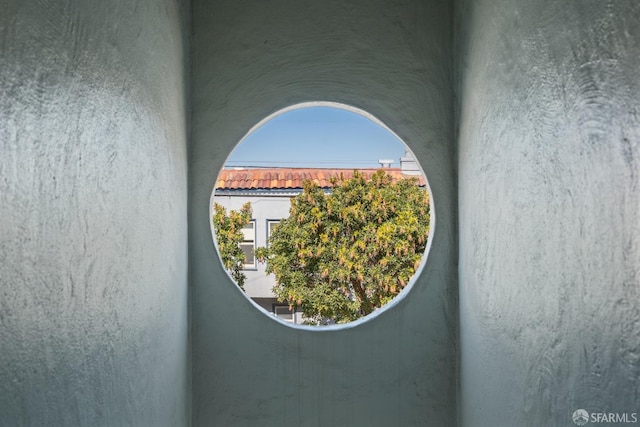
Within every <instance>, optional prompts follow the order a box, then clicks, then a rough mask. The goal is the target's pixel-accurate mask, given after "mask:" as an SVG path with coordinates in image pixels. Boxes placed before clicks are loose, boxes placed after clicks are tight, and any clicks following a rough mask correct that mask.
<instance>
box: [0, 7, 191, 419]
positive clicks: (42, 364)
mask: <svg viewBox="0 0 640 427" xmlns="http://www.w3.org/2000/svg"><path fill="white" fill-rule="evenodd" d="M1 4H2V7H1V9H2V12H1V13H0V218H1V220H0V241H1V244H0V425H2V426H44V425H47V426H100V425H104V426H116V425H135V426H163V425H185V424H186V423H187V422H188V414H187V411H188V397H187V396H188V357H187V348H188V345H187V336H188V335H187V225H186V222H187V214H186V210H187V209H186V205H187V159H186V129H187V125H186V120H185V117H186V114H185V111H186V109H185V103H186V102H185V97H184V93H185V83H184V82H185V72H184V64H185V61H184V56H185V51H186V50H185V48H184V46H183V43H184V40H185V37H183V28H184V25H183V16H184V15H183V13H182V12H181V11H180V7H179V5H178V4H177V2H176V1H170V0H161V1H150V0H143V1H139V2H135V3H133V2H129V1H124V0H113V1H108V2H106V1H99V0H95V1H94V0H86V1H55V2H51V1H22V0H5V1H2V2H1Z"/></svg>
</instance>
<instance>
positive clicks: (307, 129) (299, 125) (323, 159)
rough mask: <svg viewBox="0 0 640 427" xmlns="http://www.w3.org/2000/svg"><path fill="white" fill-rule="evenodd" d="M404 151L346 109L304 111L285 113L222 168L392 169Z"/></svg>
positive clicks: (389, 135)
mask: <svg viewBox="0 0 640 427" xmlns="http://www.w3.org/2000/svg"><path fill="white" fill-rule="evenodd" d="M404 150H405V146H404V144H403V143H402V142H401V141H400V140H399V139H398V138H396V137H395V136H394V135H393V134H392V133H391V132H389V131H387V130H386V129H385V128H383V127H382V126H380V125H378V124H376V123H375V122H373V121H371V120H369V119H368V118H366V117H364V116H361V115H360V114H358V113H354V112H351V111H347V110H342V109H339V108H334V107H305V108H300V109H296V110H292V111H288V112H285V113H283V114H281V115H279V116H277V117H275V118H273V119H271V120H269V121H268V122H266V123H265V124H264V125H262V126H261V127H259V128H258V129H256V130H255V131H254V132H252V133H251V134H250V135H248V136H247V137H246V138H245V139H244V140H243V141H242V142H241V143H240V144H238V146H237V147H236V148H235V149H234V150H233V152H232V153H231V155H230V156H229V158H228V159H227V162H226V163H225V167H228V168H229V167H240V166H263V167H275V166H290V167H326V168H332V167H341V168H351V167H361V168H364V167H379V163H378V160H379V159H390V160H393V162H394V163H393V165H392V166H394V167H397V166H399V159H400V157H402V156H403V155H404Z"/></svg>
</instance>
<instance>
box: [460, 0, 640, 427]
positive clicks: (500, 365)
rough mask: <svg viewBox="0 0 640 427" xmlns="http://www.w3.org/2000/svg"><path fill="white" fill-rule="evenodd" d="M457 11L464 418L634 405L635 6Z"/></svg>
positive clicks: (638, 122)
mask: <svg viewBox="0 0 640 427" xmlns="http://www.w3.org/2000/svg"><path fill="white" fill-rule="evenodd" d="M459 6H460V7H459V10H458V11H457V19H458V23H459V27H458V29H459V30H460V31H459V32H458V35H459V36H460V42H461V43H460V45H459V49H458V52H459V54H460V56H459V60H460V62H459V68H458V70H459V71H460V73H459V74H460V77H461V79H460V87H459V88H460V91H459V94H458V97H459V99H461V100H462V103H461V108H460V137H459V154H458V156H459V200H460V204H459V209H460V294H461V302H460V319H461V320H460V327H461V354H462V362H461V372H460V378H461V383H462V385H461V398H460V407H461V416H462V425H463V426H465V427H467V426H469V427H471V426H492V427H493V426H565V425H573V423H572V421H571V414H572V413H573V411H574V410H576V409H578V408H584V409H586V410H587V411H589V412H618V413H625V412H640V406H639V402H640V400H639V399H638V398H639V396H640V382H638V378H640V362H639V361H640V334H639V333H638V332H639V331H640V284H639V282H638V280H639V278H640V247H639V246H638V242H640V79H639V77H638V70H640V25H638V23H639V22H640V3H638V2H635V1H617V0H611V1H609V0H570V1H562V2H553V1H531V0H522V1H519V0H518V1H506V0H503V1H500V0H476V1H463V2H461V3H460V4H459ZM607 425H608V424H607Z"/></svg>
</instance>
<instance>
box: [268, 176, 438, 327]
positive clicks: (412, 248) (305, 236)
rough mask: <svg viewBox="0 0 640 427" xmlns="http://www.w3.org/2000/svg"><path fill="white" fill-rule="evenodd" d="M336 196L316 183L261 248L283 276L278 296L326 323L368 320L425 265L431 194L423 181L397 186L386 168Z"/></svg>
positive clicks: (338, 188) (346, 183) (339, 182)
mask: <svg viewBox="0 0 640 427" xmlns="http://www.w3.org/2000/svg"><path fill="white" fill-rule="evenodd" d="M333 185H334V187H333V191H332V193H331V194H325V192H324V191H323V190H322V189H321V188H319V187H318V186H317V185H316V184H313V183H312V182H310V181H307V182H305V183H304V190H303V192H302V193H301V194H299V195H298V196H297V197H295V198H293V199H292V200H291V209H290V211H289V217H288V218H286V219H284V220H282V221H281V222H280V224H278V225H277V226H276V228H275V229H274V231H273V233H272V235H271V237H270V239H269V247H268V248H259V249H258V250H257V251H256V254H257V256H258V259H260V260H261V261H263V262H264V261H266V263H267V267H266V271H267V273H272V274H274V275H275V276H276V282H277V284H276V286H275V287H274V288H273V291H274V293H275V295H276V297H277V298H278V300H279V301H281V302H284V301H286V302H287V303H288V304H289V305H290V308H292V309H293V308H297V307H300V308H302V310H303V312H304V315H305V317H307V318H308V319H310V320H311V322H312V323H315V324H320V323H322V322H323V321H325V320H326V319H331V320H333V321H335V322H337V323H346V322H350V321H353V320H355V319H357V318H359V317H361V316H365V315H367V314H369V313H371V312H372V311H374V310H375V309H377V308H379V307H381V306H382V305H384V304H386V303H387V302H389V301H390V300H391V299H393V298H394V297H395V296H396V295H397V294H398V293H399V292H400V291H401V290H402V289H403V288H404V287H405V286H406V285H407V283H408V282H409V279H410V278H411V276H413V274H414V273H415V271H416V269H417V268H418V266H419V264H420V260H421V258H422V255H423V253H424V250H425V248H426V244H427V236H428V234H429V218H430V215H429V214H430V212H429V198H428V193H427V192H426V191H424V190H422V189H420V188H419V187H418V186H417V184H416V179H415V178H412V179H403V180H399V181H397V182H395V183H394V182H393V180H392V177H391V176H390V175H387V174H386V173H385V172H384V171H383V170H380V171H377V172H376V173H375V174H374V175H373V176H372V178H371V180H368V181H367V180H366V179H365V177H364V175H362V174H361V173H359V172H358V171H355V172H354V175H353V178H351V179H344V178H342V177H341V178H339V179H335V180H334V181H333Z"/></svg>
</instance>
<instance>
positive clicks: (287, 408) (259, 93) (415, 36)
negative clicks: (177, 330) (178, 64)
mask: <svg viewBox="0 0 640 427" xmlns="http://www.w3.org/2000/svg"><path fill="white" fill-rule="evenodd" d="M450 12H451V7H450V5H449V2H446V1H435V0H434V1H425V2H416V1H399V2H389V1H387V0H375V1H371V0H367V1H365V0H358V1H349V2H345V1H337V0H328V1H322V2H318V1H307V0H304V1H300V0H288V1H277V2H274V1H264V2H251V4H250V6H249V5H248V4H247V3H244V2H237V1H231V0H218V1H205V0H196V1H194V3H193V39H192V70H193V72H192V76H193V79H192V85H193V127H192V133H193V134H192V136H193V140H192V145H191V149H192V151H191V153H190V155H191V162H190V166H191V167H190V203H189V209H190V212H189V216H190V223H189V224H190V248H189V250H190V268H191V279H192V286H193V294H192V295H193V299H192V305H191V308H192V339H193V347H192V348H193V396H194V401H193V407H194V411H193V415H194V425H221V426H256V425H259V426H278V427H282V426H296V427H298V426H347V425H362V426H365V425H366V426H395V425H407V426H409V425H410V426H421V425H431V426H452V425H455V423H456V397H455V393H456V376H455V367H456V351H455V347H456V339H455V336H456V330H457V308H456V301H457V299H456V297H455V291H456V266H455V260H456V256H457V247H456V241H457V238H456V232H455V228H456V209H455V206H456V194H455V182H454V177H455V171H454V167H455V162H454V158H453V157H454V156H453V155H454V153H455V148H454V145H453V143H452V129H453V121H452V116H453V115H452V105H453V104H452V87H451V67H450V62H451V61H450V55H451V49H450V30H451V28H450V21H451V13H450ZM304 101H333V102H341V103H345V104H349V105H353V106H355V107H357V108H361V109H363V110H365V111H368V112H369V113H371V114H373V115H374V116H376V117H377V118H378V119H380V120H382V121H383V122H384V123H385V124H387V125H388V126H389V127H390V128H391V129H392V130H393V131H395V132H396V133H397V134H398V135H399V136H400V137H401V138H402V139H403V140H404V141H405V142H406V143H407V144H408V145H409V147H410V148H411V150H412V151H413V152H414V153H415V154H416V157H417V159H418V160H419V161H420V163H421V164H422V166H423V168H424V170H425V171H426V175H427V179H428V180H429V183H430V185H431V190H432V194H433V203H434V206H435V228H434V236H433V241H432V242H433V246H432V250H431V252H430V254H429V258H428V261H427V263H426V266H425V268H424V270H423V272H422V274H421V275H420V277H419V279H418V280H417V282H416V283H415V285H414V286H413V288H412V289H411V290H410V292H409V294H408V296H407V297H406V298H404V299H402V300H400V301H397V302H396V303H395V304H394V305H393V307H391V308H390V309H389V310H387V311H385V312H384V313H382V314H381V315H380V316H378V317H376V318H374V319H372V320H371V321H369V322H364V323H359V324H357V325H356V326H355V327H351V328H347V329H343V330H339V331H335V330H333V331H318V330H313V331H309V330H303V329H292V328H290V327H287V326H285V325H283V324H280V323H277V322H276V321H274V320H273V319H270V318H269V317H267V315H266V314H264V313H263V312H260V311H258V310H256V309H254V307H253V306H252V305H251V303H250V302H249V301H248V300H247V299H246V298H245V296H244V295H243V294H242V293H241V292H240V291H239V290H238V289H237V287H236V286H235V285H233V284H232V283H231V281H230V279H229V278H228V276H227V274H226V273H225V272H224V270H223V268H222V266H221V265H220V263H219V260H218V257H217V255H216V254H215V252H214V246H213V242H212V239H211V232H210V219H209V200H210V196H211V191H212V189H213V186H214V183H215V179H216V175H217V172H216V171H218V170H219V169H220V168H221V166H222V165H223V162H224V160H225V158H226V157H227V155H228V154H229V153H230V152H231V150H232V149H233V148H234V146H235V144H236V143H237V142H238V141H240V139H241V138H242V137H243V136H244V135H245V133H246V132H247V131H249V129H251V127H252V126H254V125H255V124H256V123H258V122H259V121H260V120H262V119H263V118H265V117H267V116H268V115H270V114H272V113H274V112H276V111H278V110H280V109H282V108H285V107H288V106H290V105H292V104H296V103H300V102H304ZM394 301H395V300H394Z"/></svg>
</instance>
